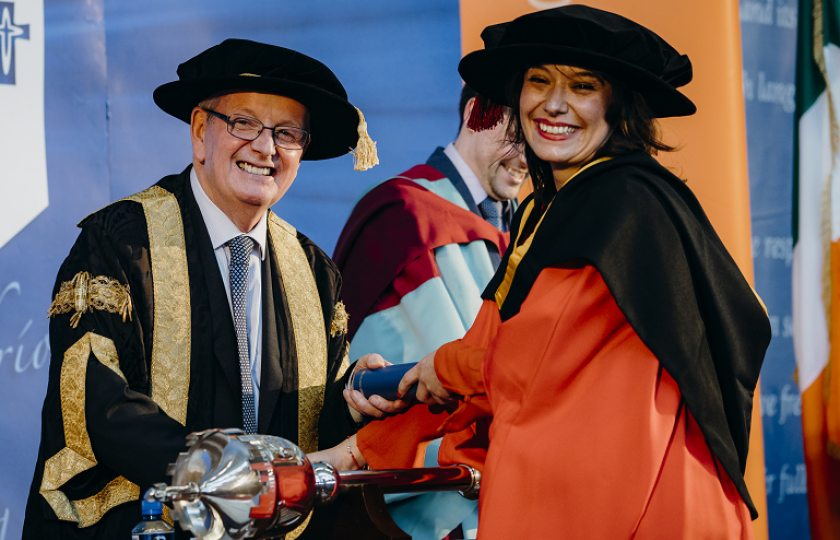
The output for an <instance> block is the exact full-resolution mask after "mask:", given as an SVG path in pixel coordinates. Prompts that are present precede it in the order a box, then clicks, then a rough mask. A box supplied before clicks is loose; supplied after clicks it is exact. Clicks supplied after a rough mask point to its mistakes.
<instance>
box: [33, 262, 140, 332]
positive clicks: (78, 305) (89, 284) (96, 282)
mask: <svg viewBox="0 0 840 540" xmlns="http://www.w3.org/2000/svg"><path fill="white" fill-rule="evenodd" d="M74 309H75V310H76V313H74V314H73V316H72V317H71V318H70V326H72V327H73V328H76V327H77V326H79V321H80V320H81V318H82V315H83V314H84V313H87V311H88V310H89V309H98V310H99V311H107V312H108V313H115V314H118V315H121V316H122V320H123V322H125V320H126V318H128V320H131V309H132V306H131V291H130V290H129V288H128V285H125V286H123V285H122V284H120V282H119V281H117V280H116V279H111V278H109V277H107V276H96V277H91V276H90V274H89V273H87V272H79V273H78V274H76V275H75V276H73V279H72V280H70V281H65V282H64V283H62V284H61V288H60V289H59V290H58V294H56V295H55V299H54V300H53V301H52V304H50V309H49V310H48V311H47V316H48V317H53V316H54V315H61V314H64V313H70V312H71V311H73V310H74Z"/></svg>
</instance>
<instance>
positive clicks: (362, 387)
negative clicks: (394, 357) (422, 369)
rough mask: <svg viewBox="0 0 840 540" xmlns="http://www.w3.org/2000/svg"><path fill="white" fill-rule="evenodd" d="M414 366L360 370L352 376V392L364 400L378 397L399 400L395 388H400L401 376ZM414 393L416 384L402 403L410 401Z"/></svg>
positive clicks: (401, 365)
mask: <svg viewBox="0 0 840 540" xmlns="http://www.w3.org/2000/svg"><path fill="white" fill-rule="evenodd" d="M416 365H417V362H414V363H411V364H397V365H394V366H386V367H384V368H379V369H361V370H359V371H357V372H356V373H355V374H354V375H353V390H358V391H359V392H361V393H362V395H364V396H365V398H370V396H373V395H378V396H382V397H383V398H385V399H387V400H388V401H394V400H396V399H400V398H398V397H397V388H399V386H400V381H401V380H402V378H403V375H405V374H406V373H407V372H408V370H410V369H411V368H413V367H414V366H416ZM416 392H417V383H414V384H413V385H411V388H409V389H408V392H406V395H404V396H403V397H402V398H401V399H402V400H403V401H409V400H412V399H414V394H415V393H416Z"/></svg>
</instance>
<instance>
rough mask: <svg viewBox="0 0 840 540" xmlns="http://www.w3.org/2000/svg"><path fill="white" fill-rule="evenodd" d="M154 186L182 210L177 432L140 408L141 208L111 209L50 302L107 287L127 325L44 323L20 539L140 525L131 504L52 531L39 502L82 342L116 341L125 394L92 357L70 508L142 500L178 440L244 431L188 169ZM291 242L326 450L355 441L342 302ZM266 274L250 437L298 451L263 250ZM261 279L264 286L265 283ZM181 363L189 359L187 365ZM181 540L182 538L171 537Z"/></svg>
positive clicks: (289, 356) (229, 339)
mask: <svg viewBox="0 0 840 540" xmlns="http://www.w3.org/2000/svg"><path fill="white" fill-rule="evenodd" d="M157 185H159V186H160V187H162V188H164V189H166V190H167V191H169V192H171V193H173V194H174V195H175V197H176V199H177V201H178V203H179V206H180V210H181V218H182V220H183V224H184V234H185V239H186V252H187V266H188V272H189V278H190V307H191V325H192V326H191V328H192V335H191V342H190V347H191V349H190V358H189V360H188V361H189V362H190V385H189V401H188V408H187V419H186V426H182V425H181V424H179V423H178V422H177V421H175V420H174V419H172V418H170V417H169V416H167V415H166V414H165V413H163V412H162V411H161V410H160V408H159V407H158V406H157V404H156V403H155V402H154V401H152V400H151V399H150V398H149V397H148V396H149V384H150V366H151V352H152V343H153V337H154V336H153V321H154V306H155V301H154V300H155V299H154V290H153V287H152V279H151V278H152V271H151V264H150V260H149V239H148V232H147V227H146V220H145V215H144V212H143V209H142V206H141V205H140V204H137V203H135V202H131V201H122V202H117V203H114V204H112V205H110V206H108V207H106V208H104V209H102V210H100V211H99V212H97V213H95V214H93V215H92V216H90V217H89V218H87V219H86V220H85V221H84V223H83V226H82V231H81V233H80V235H79V238H78V239H77V241H76V244H75V245H74V246H73V248H72V250H71V252H70V254H69V255H68V257H67V259H66V260H65V261H64V263H63V264H62V266H61V268H60V270H59V272H58V277H57V278H56V284H55V288H54V291H53V294H55V293H57V292H58V289H59V287H60V285H61V283H62V282H65V281H70V280H71V279H72V278H73V276H75V275H76V274H77V273H78V272H81V271H87V272H89V273H90V274H91V275H93V276H98V275H105V276H109V277H111V278H113V279H116V280H118V281H119V282H120V283H121V284H123V285H128V286H129V287H130V290H131V295H132V301H133V304H134V311H133V312H132V320H131V321H126V322H123V321H122V318H121V317H120V316H119V315H115V314H111V313H108V312H104V311H97V310H93V311H89V312H88V313H85V314H84V315H83V316H82V317H81V321H80V323H79V326H78V328H75V329H74V328H72V327H71V326H70V316H71V314H69V313H68V314H65V315H59V316H56V317H54V318H53V319H52V320H51V321H50V346H51V350H52V357H51V362H50V368H49V369H50V373H49V382H48V388H47V396H46V399H45V401H44V408H43V412H42V427H41V446H40V450H39V453H38V460H37V464H36V470H35V475H34V478H33V482H32V488H31V490H30V494H29V500H28V502H27V508H26V516H25V522H24V532H23V538H25V539H27V540H29V539H32V540H35V539H38V540H42V539H45V538H50V539H76V538H78V539H108V540H110V539H113V538H128V537H129V531H130V530H131V528H132V527H133V526H134V525H136V524H137V522H139V521H140V517H141V516H140V503H139V501H134V502H131V503H126V504H122V505H119V506H117V507H115V508H113V509H111V510H109V511H108V512H107V513H106V514H105V516H104V517H103V518H102V520H100V521H99V522H98V523H97V524H95V525H92V526H90V527H86V528H83V529H80V528H78V527H77V526H76V524H75V523H72V522H66V521H59V520H57V519H56V516H55V514H54V512H53V510H52V508H51V507H50V506H49V505H48V504H47V502H46V501H45V499H44V498H43V497H42V496H41V495H40V493H39V488H40V485H41V480H42V477H43V472H44V462H45V460H47V459H49V458H50V457H52V456H54V455H55V454H56V453H57V452H58V451H59V450H61V449H62V448H64V447H65V446H66V445H65V440H64V426H63V423H62V413H61V399H60V392H59V390H60V388H59V383H60V381H59V375H60V370H61V366H62V362H63V358H64V353H65V351H66V350H67V349H68V348H69V347H70V346H72V345H73V344H74V343H76V342H77V341H78V340H79V339H80V338H81V337H82V336H83V335H84V334H85V333H86V332H94V333H96V334H99V335H102V336H105V337H107V338H109V339H111V340H113V341H114V344H115V346H116V349H117V354H118V356H119V363H120V369H121V371H122V373H123V374H124V375H125V377H126V379H127V381H128V384H126V383H125V382H123V380H122V379H120V378H119V376H117V375H116V374H115V373H114V372H113V371H112V370H111V369H109V368H107V367H106V366H104V365H103V364H102V363H101V362H99V361H98V360H97V359H96V358H95V357H94V356H93V355H90V358H89V360H88V364H87V374H86V383H85V388H86V396H85V398H86V399H85V418H86V423H87V430H88V433H89V435H90V439H91V443H92V447H93V450H94V454H95V455H96V459H97V461H98V464H97V465H96V466H95V467H93V468H92V469H89V470H88V471H85V472H84V473H82V474H79V475H77V476H76V477H74V478H73V479H71V480H70V481H69V482H67V483H66V484H64V486H62V488H61V490H62V491H64V493H65V494H67V496H68V497H69V498H70V499H71V500H78V499H83V498H86V497H90V496H91V495H94V494H96V493H98V492H99V491H101V489H102V488H103V487H104V486H105V485H106V484H107V483H108V482H110V481H111V480H113V479H114V478H116V477H118V476H124V477H125V478H127V479H128V480H131V481H132V482H134V483H136V484H138V485H139V486H140V493H141V494H142V493H144V492H145V490H146V489H148V488H149V487H150V486H151V485H152V484H153V483H156V482H167V481H168V480H169V478H168V477H167V476H166V467H167V465H168V464H169V463H172V462H174V461H175V459H176V457H177V455H178V453H179V452H182V451H184V450H186V446H185V437H186V435H187V434H189V433H190V432H193V431H198V430H203V429H208V428H227V427H239V428H241V427H242V405H241V387H240V380H239V360H238V352H237V347H236V338H235V334H234V328H233V322H232V318H231V313H230V307H229V304H228V300H227V295H226V293H225V290H224V285H223V282H222V277H221V274H220V272H219V268H218V263H217V262H216V258H215V255H214V254H213V250H212V246H211V243H210V237H209V235H208V233H207V229H206V227H205V225H204V221H203V220H202V218H201V214H200V212H199V210H198V206H197V204H196V202H195V199H194V197H193V194H192V192H191V189H190V183H189V168H188V169H187V170H185V171H184V172H183V173H181V174H180V175H177V176H168V177H166V178H164V179H162V180H161V181H160V182H159V183H158V184H157ZM298 241H299V242H300V244H301V246H302V247H303V250H304V252H305V253H306V256H307V259H308V261H309V264H310V266H311V268H312V271H313V273H314V275H315V279H316V283H317V287H318V291H319V294H320V299H321V305H322V306H323V316H324V324H325V328H326V335H325V336H324V339H326V340H327V344H328V364H327V366H328V373H326V374H325V375H326V380H327V389H326V395H325V403H324V407H323V409H322V411H321V417H320V424H319V444H320V447H321V448H328V447H332V446H334V445H336V444H337V443H339V442H341V441H342V440H344V438H345V437H347V436H348V435H350V434H352V433H353V432H355V425H354V424H353V423H352V420H351V418H350V416H349V413H348V412H347V407H346V405H345V403H344V399H343V397H342V395H341V391H342V388H343V385H344V380H343V379H339V380H336V378H337V374H338V370H339V368H340V365H341V361H342V355H343V352H344V349H345V346H346V340H345V336H344V335H337V336H335V337H330V335H329V329H330V326H331V323H332V316H333V308H334V306H335V304H336V303H337V302H338V301H339V299H340V296H339V293H340V289H341V277H340V275H339V273H338V271H337V269H336V268H335V265H334V264H333V262H332V261H331V260H330V259H329V257H327V255H326V254H325V253H324V252H323V251H321V250H320V249H319V248H318V247H317V246H316V245H315V244H313V243H312V242H311V241H310V240H309V239H308V238H306V237H305V236H304V235H302V234H300V233H298ZM268 249H269V252H268V253H267V255H266V257H265V261H264V263H263V268H262V272H263V321H264V324H263V340H264V342H263V358H262V374H261V384H260V416H259V419H258V424H259V432H260V433H264V434H269V435H278V436H281V437H284V438H286V439H289V440H291V441H292V442H296V441H297V437H298V433H297V428H298V405H297V384H298V380H297V356H296V349H295V341H294V335H293V331H292V328H291V322H290V315H289V306H288V303H287V301H286V297H285V294H284V290H283V285H282V278H281V276H280V272H279V269H278V268H277V267H276V265H275V264H274V261H273V252H272V249H273V248H272V247H271V244H270V242H269V246H268ZM267 278H268V279H267ZM185 360H186V359H185ZM176 531H178V533H177V537H178V538H189V535H187V534H185V533H183V531H180V528H179V527H177V526H176Z"/></svg>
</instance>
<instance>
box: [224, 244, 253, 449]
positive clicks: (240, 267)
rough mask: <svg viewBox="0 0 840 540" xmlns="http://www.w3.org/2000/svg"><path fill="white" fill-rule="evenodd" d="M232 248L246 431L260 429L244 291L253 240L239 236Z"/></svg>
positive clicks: (233, 296)
mask: <svg viewBox="0 0 840 540" xmlns="http://www.w3.org/2000/svg"><path fill="white" fill-rule="evenodd" d="M227 245H228V247H229V248H230V298H231V300H232V303H233V326H234V328H235V329H236V345H237V348H238V349H239V376H240V379H241V380H242V425H243V426H244V427H245V432H246V433H256V432H257V419H256V414H255V413H254V387H253V385H252V384H251V361H250V352H249V349H248V324H247V320H246V318H245V308H246V306H245V304H246V302H245V292H246V291H247V290H248V262H249V261H248V259H249V258H250V255H251V251H252V250H253V248H254V241H253V240H251V239H250V238H248V237H247V236H237V237H236V238H233V239H231V240H229V241H228V243H227Z"/></svg>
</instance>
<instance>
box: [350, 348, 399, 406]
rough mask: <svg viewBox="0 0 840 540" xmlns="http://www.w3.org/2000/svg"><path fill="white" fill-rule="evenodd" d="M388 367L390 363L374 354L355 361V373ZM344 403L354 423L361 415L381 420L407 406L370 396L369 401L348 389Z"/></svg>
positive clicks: (356, 391) (359, 393)
mask: <svg viewBox="0 0 840 540" xmlns="http://www.w3.org/2000/svg"><path fill="white" fill-rule="evenodd" d="M390 365H391V363H390V362H388V361H387V360H385V359H384V358H382V357H381V356H379V355H378V354H376V353H373V354H366V355H364V356H362V357H361V358H359V360H358V361H356V373H358V372H359V371H361V370H363V369H371V370H373V369H379V368H383V367H385V366H390ZM344 401H346V402H347V405H349V406H350V414H351V415H352V416H353V420H355V421H356V422H361V421H362V419H363V415H364V416H372V417H373V418H382V417H384V416H387V415H389V414H393V413H397V412H400V411H401V410H403V409H405V408H406V407H407V406H408V404H407V403H405V402H404V401H402V400H399V399H398V400H396V401H388V400H387V399H385V398H383V397H382V396H370V399H367V398H365V396H364V394H362V393H361V392H359V391H358V390H351V389H349V388H345V389H344Z"/></svg>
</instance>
